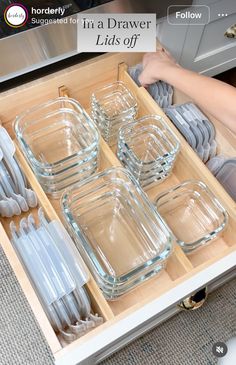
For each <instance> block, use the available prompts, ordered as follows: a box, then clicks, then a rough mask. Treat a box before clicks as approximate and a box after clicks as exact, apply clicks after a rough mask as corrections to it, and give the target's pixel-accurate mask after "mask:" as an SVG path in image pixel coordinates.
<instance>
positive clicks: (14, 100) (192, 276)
mask: <svg viewBox="0 0 236 365" xmlns="http://www.w3.org/2000/svg"><path fill="white" fill-rule="evenodd" d="M141 57H142V55H141V54H135V53H133V54H106V55H102V56H99V57H97V58H95V59H93V60H90V61H86V62H84V63H81V64H78V65H75V66H73V67H70V68H68V69H64V70H63V71H60V72H57V73H55V74H52V75H48V76H46V77H44V78H42V79H39V80H36V81H33V82H31V83H29V84H25V85H23V86H21V87H18V88H16V89H12V90H9V91H7V92H5V93H2V95H1V99H0V118H1V121H2V124H3V126H4V127H5V128H6V129H7V130H8V132H9V133H10V134H11V136H12V137H13V138H14V132H13V129H12V121H13V120H14V118H15V116H16V115H18V114H19V113H21V112H22V111H24V110H26V109H28V108H30V107H32V106H33V105H36V104H40V103H42V102H45V101H47V100H49V99H52V98H55V97H57V96H58V94H59V93H61V92H62V90H65V88H66V89H67V91H66V93H67V94H69V95H70V96H71V97H73V98H75V99H77V100H78V101H79V102H80V103H81V104H82V106H83V107H85V108H86V109H87V110H88V112H89V111H90V95H91V92H92V91H93V90H94V89H95V88H98V87H99V86H101V85H103V84H106V83H109V82H113V81H115V80H117V79H118V80H122V81H124V82H125V83H126V84H127V86H128V87H129V88H130V89H131V90H132V91H133V93H134V94H135V96H136V98H137V100H138V103H139V116H143V115H146V114H159V115H161V116H162V117H163V118H164V120H165V121H166V123H167V124H168V125H169V127H170V128H171V129H172V130H173V132H174V133H175V134H176V135H177V136H178V138H179V140H180V142H181V150H180V153H179V156H178V159H177V161H176V165H175V167H174V170H173V173H172V175H171V176H170V177H169V178H168V179H167V180H166V181H164V182H163V183H161V184H159V185H157V186H155V187H153V188H152V189H150V190H149V191H148V192H147V193H148V196H149V199H150V200H151V201H153V200H154V199H155V197H156V195H157V194H159V193H160V192H161V191H164V190H166V189H167V188H168V187H171V186H174V185H176V184H177V183H179V182H182V181H184V180H188V179H200V180H202V181H203V182H205V183H206V184H207V185H208V187H209V188H210V189H211V190H212V192H213V193H214V194H215V195H216V196H217V198H218V199H219V200H220V202H221V203H222V204H223V205H224V207H225V208H226V209H227V211H228V214H229V225H228V227H227V229H226V230H225V231H224V233H223V235H222V236H221V237H220V238H218V239H216V240H215V241H214V242H212V243H211V244H209V245H207V246H204V247H202V248H200V249H198V250H196V251H194V252H193V253H192V254H191V255H186V254H185V253H184V252H183V251H182V249H181V248H180V247H179V246H175V248H174V252H173V254H172V256H171V257H170V259H169V261H168V264H167V266H166V268H165V270H163V271H162V272H161V273H160V275H158V276H155V277H153V278H151V279H150V280H148V281H146V282H145V283H143V284H142V285H140V286H138V287H137V288H136V289H134V290H133V291H131V292H130V293H128V294H126V295H125V296H123V297H121V298H119V299H118V300H116V301H113V302H107V301H106V300H105V298H104V297H103V295H102V292H101V291H100V289H99V288H98V286H97V283H96V282H95V280H94V279H93V277H92V276H91V278H90V281H89V282H88V283H87V289H88V291H89V293H90V297H91V300H92V306H93V309H94V311H95V312H97V313H99V314H100V315H102V316H103V318H104V324H103V325H101V326H99V327H97V328H95V329H94V330H92V331H91V332H89V333H88V334H86V335H84V336H83V337H81V338H78V339H77V340H76V341H74V342H72V343H71V344H65V343H63V341H62V340H61V339H60V338H59V337H58V336H57V335H56V334H55V333H54V331H53V329H52V327H51V325H50V323H49V321H48V319H47V317H46V315H45V313H44V310H43V308H42V306H41V304H40V302H39V300H38V298H37V294H36V293H35V290H34V288H33V287H32V285H31V283H30V281H29V279H28V277H27V274H26V272H25V270H24V268H23V266H22V265H21V263H20V261H19V259H18V257H17V255H16V253H15V252H14V250H13V248H12V246H11V243H10V234H9V222H10V220H12V219H7V218H3V219H1V225H0V237H1V238H0V242H1V245H2V247H3V250H4V252H5V253H6V256H7V258H8V260H9V262H10V264H11V266H12V268H13V270H14V272H15V274H16V276H17V278H18V280H19V283H20V285H21V287H22V289H23V291H24V293H25V295H26V298H27V299H28V301H29V304H30V306H31V308H32V310H33V312H34V315H35V316H36V318H37V320H38V323H39V326H40V327H41V329H42V331H43V333H44V335H45V338H46V340H47V342H48V344H49V346H50V347H51V349H52V352H53V354H54V356H55V359H56V365H75V364H82V365H83V364H84V365H85V364H96V363H98V362H99V361H101V360H102V359H104V358H105V357H106V356H108V355H110V354H111V353H112V352H114V351H116V350H117V349H119V348H120V347H122V346H124V345H126V344H127V343H128V342H129V341H131V340H132V339H134V338H136V337H137V336H140V335H142V334H143V333H144V332H146V331H147V330H149V329H151V328H153V327H154V326H156V325H158V324H159V323H161V322H163V321H164V320H166V319H167V318H169V317H170V316H172V315H174V314H176V313H177V312H179V311H180V310H181V309H180V307H179V306H178V304H179V303H180V302H181V301H182V300H183V298H186V297H189V296H190V295H191V294H192V293H194V292H196V291H198V290H199V289H201V288H203V287H205V286H208V290H209V291H211V290H214V289H215V288H216V287H218V286H219V285H222V284H223V283H224V282H226V281H227V280H229V279H230V278H231V277H233V276H234V275H235V274H236V267H235V265H236V239H235V237H236V203H235V202H234V201H233V200H232V199H231V198H230V196H229V195H228V194H227V192H226V191H225V190H224V189H223V187H222V186H221V185H220V184H219V182H218V181H217V180H216V179H215V177H214V176H213V175H212V174H211V172H210V171H209V170H208V169H207V167H206V166H205V165H204V164H203V163H202V161H201V160H200V159H199V158H198V157H197V155H196V154H195V152H194V151H193V150H192V149H191V147H190V146H189V145H188V144H187V142H186V141H185V139H184V138H183V137H182V136H181V135H180V133H179V132H178V131H177V130H176V128H175V127H174V125H173V124H172V123H171V121H170V120H169V119H168V118H167V117H166V115H165V114H164V112H163V111H162V110H161V108H160V107H159V106H158V105H157V104H156V103H155V101H154V100H153V99H152V98H151V96H150V95H149V94H148V93H147V91H146V90H145V89H144V88H142V87H138V86H137V85H136V84H135V83H134V82H133V80H132V79H131V78H130V76H129V75H128V73H127V66H126V64H127V65H134V64H136V63H138V62H140V61H141ZM62 86H64V87H63V88H62ZM187 100H188V97H187V96H185V95H182V94H180V93H178V92H177V91H176V90H175V91H174V101H175V102H184V101H187ZM214 123H215V126H216V129H217V140H218V141H219V145H220V148H221V150H220V152H221V153H224V152H225V151H227V152H228V151H230V154H231V155H232V156H233V155H235V154H236V136H234V135H233V134H232V133H230V132H229V131H228V130H226V129H225V128H224V127H223V126H222V125H220V123H219V122H218V121H215V120H214ZM16 146H17V143H16ZM17 158H18V160H19V162H20V164H21V166H22V169H23V170H24V172H25V175H26V177H27V179H28V181H29V184H30V185H31V187H32V188H33V189H34V190H35V192H36V193H37V196H38V200H39V203H40V205H41V206H42V207H44V209H45V211H46V212H47V216H48V218H50V219H57V220H60V219H61V211H60V204H59V201H58V200H55V199H54V200H52V199H51V200H50V199H48V197H47V196H46V195H45V193H44V192H43V190H42V188H41V186H40V185H39V183H38V181H37V180H36V177H35V176H34V174H33V172H32V170H31V169H30V167H29V165H28V163H27V161H26V160H25V158H24V156H23V155H22V152H21V151H20V149H19V147H18V146H17ZM119 165H120V162H119V161H118V159H117V158H116V155H115V153H114V151H112V150H111V149H110V148H109V147H108V145H106V143H105V142H104V141H103V140H102V141H101V164H100V170H104V169H105V168H107V167H110V166H119ZM36 211H37V210H36V209H34V210H32V213H33V214H36ZM20 218H21V217H15V218H14V221H15V222H16V223H17V222H19V219H20Z"/></svg>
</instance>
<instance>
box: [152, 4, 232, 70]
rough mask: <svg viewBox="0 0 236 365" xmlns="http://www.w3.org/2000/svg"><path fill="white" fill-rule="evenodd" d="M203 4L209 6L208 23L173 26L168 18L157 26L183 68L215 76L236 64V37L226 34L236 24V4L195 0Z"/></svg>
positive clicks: (160, 35)
mask: <svg viewBox="0 0 236 365" xmlns="http://www.w3.org/2000/svg"><path fill="white" fill-rule="evenodd" d="M200 4H205V5H207V6H208V7H209V13H210V19H209V23H208V24H204V25H193V24H190V23H189V24H185V25H170V24H169V23H168V21H167V20H165V21H164V22H161V23H160V24H158V25H157V37H158V39H159V40H160V42H161V43H162V44H163V45H164V46H165V47H166V48H167V49H169V51H170V52H171V53H173V55H174V56H175V57H176V59H177V61H178V62H179V63H180V64H181V65H182V66H183V67H186V68H188V69H191V70H193V71H197V72H199V73H202V74H205V75H208V76H214V75H216V74H219V73H221V72H224V71H226V70H228V69H230V68H233V67H235V66H236V39H235V38H227V37H226V36H225V35H224V34H225V32H226V30H227V29H228V28H229V27H230V26H231V25H233V24H235V23H236V4H235V1H234V0H225V1H209V2H206V1H204V2H203V1H200V0H195V1H194V2H193V5H200ZM222 14H225V16H222ZM226 14H227V16H226Z"/></svg>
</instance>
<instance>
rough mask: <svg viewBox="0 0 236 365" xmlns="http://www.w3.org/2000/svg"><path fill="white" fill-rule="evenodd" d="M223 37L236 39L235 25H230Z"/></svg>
mask: <svg viewBox="0 0 236 365" xmlns="http://www.w3.org/2000/svg"><path fill="white" fill-rule="evenodd" d="M224 35H225V37H227V38H236V24H234V25H231V27H229V28H228V29H227V30H226V32H225V34H224Z"/></svg>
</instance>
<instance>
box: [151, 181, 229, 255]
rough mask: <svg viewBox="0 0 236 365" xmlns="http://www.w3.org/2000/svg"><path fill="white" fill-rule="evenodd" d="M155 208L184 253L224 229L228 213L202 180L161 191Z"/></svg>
mask: <svg viewBox="0 0 236 365" xmlns="http://www.w3.org/2000/svg"><path fill="white" fill-rule="evenodd" d="M155 205H156V208H157V211H158V212H159V213H160V214H161V216H162V217H163V218H164V219H165V221H166V223H167V224H168V225H169V227H170V229H171V230H172V231H173V233H174V234H175V236H176V239H177V243H178V244H179V245H180V246H181V247H182V248H183V250H184V251H185V252H186V253H190V252H191V251H193V250H195V249H196V248H197V247H199V246H202V245H205V244H207V243H209V242H211V241H212V240H213V239H215V238H217V237H218V236H219V235H220V233H221V232H222V231H223V230H224V229H225V227H226V226H227V222H228V214H227V212H226V210H225V209H224V207H223V206H222V205H221V203H220V202H219V201H218V199H217V198H216V197H215V196H214V195H213V194H212V192H211V191H210V190H209V189H208V188H207V186H206V185H205V184H204V183H203V182H201V181H195V180H193V181H185V182H183V183H182V184H180V185H177V186H175V187H173V188H172V189H170V190H168V191H166V192H164V193H162V194H160V195H159V196H158V197H157V198H156V202H155Z"/></svg>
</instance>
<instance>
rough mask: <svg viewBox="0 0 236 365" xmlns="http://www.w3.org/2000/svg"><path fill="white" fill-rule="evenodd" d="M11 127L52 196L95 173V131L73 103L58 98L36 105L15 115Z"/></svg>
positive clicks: (96, 140) (35, 171)
mask: <svg viewBox="0 0 236 365" xmlns="http://www.w3.org/2000/svg"><path fill="white" fill-rule="evenodd" d="M14 127H15V132H16V135H17V138H18V140H19V143H20V145H21V148H22V150H23V153H24V154H25V156H26V158H27V159H28V161H29V164H30V166H31V168H32V169H33V171H34V173H35V175H36V176H37V178H38V181H39V182H40V184H41V185H42V187H43V189H44V191H45V192H46V193H47V194H50V195H51V196H52V197H55V198H59V197H60V196H61V193H62V192H63V191H64V190H65V188H67V187H68V186H70V185H71V184H73V183H76V182H78V181H80V180H82V179H85V178H87V177H88V176H90V175H92V174H93V173H95V172H96V170H97V168H98V163H99V148H100V146H99V132H98V130H97V128H96V126H95V125H94V124H93V122H92V120H91V119H90V117H89V115H88V114H87V113H86V112H85V110H84V109H83V108H82V107H81V106H80V104H79V103H78V102H77V101H76V100H74V99H70V98H66V97H61V98H57V99H54V100H50V101H48V102H47V103H45V104H42V105H38V106H36V107H34V108H32V109H30V110H28V111H26V112H25V113H23V114H21V115H20V116H18V117H17V118H16V121H15V125H14Z"/></svg>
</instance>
